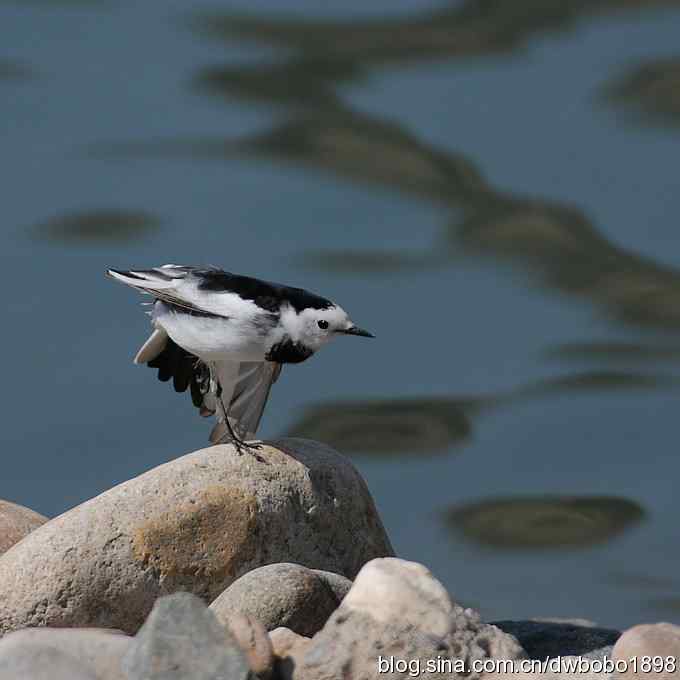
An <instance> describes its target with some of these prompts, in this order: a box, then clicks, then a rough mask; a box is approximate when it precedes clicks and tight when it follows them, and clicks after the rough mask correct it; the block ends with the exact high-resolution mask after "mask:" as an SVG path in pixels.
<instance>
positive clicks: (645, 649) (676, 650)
mask: <svg viewBox="0 0 680 680" xmlns="http://www.w3.org/2000/svg"><path fill="white" fill-rule="evenodd" d="M612 657H613V659H614V661H615V662H616V661H621V662H623V663H625V664H626V666H627V668H626V670H625V672H620V673H618V676H619V677H620V678H626V679H627V680H635V679H636V678H639V679H640V680H642V678H649V677H650V673H651V675H652V676H653V677H654V678H655V680H671V679H673V680H676V679H677V678H678V676H680V661H679V659H680V626H675V625H673V624H672V623H654V624H643V625H639V626H633V627H632V628H629V629H628V630H626V631H624V633H623V635H621V637H620V638H619V639H618V641H617V643H616V644H615V645H614V650H613V651H612ZM631 659H637V663H633V662H632V661H631ZM643 659H647V660H648V661H649V665H648V666H643V665H642V663H643ZM669 660H670V662H669ZM654 662H656V663H658V665H653V664H654Z"/></svg>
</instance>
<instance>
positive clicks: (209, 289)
mask: <svg viewBox="0 0 680 680" xmlns="http://www.w3.org/2000/svg"><path fill="white" fill-rule="evenodd" d="M107 273H108V275H109V276H110V277H111V278H113V279H116V280H117V281H120V282H122V283H124V284H126V285H128V286H131V287H132V288H135V289H136V290H139V291H141V292H142V293H147V294H149V295H152V296H153V297H154V298H156V299H157V300H161V301H163V302H166V303H168V304H170V305H175V306H176V307H181V308H183V309H186V310H188V311H190V312H193V313H196V314H202V315H208V316H219V317H223V318H227V319H228V318H231V317H236V318H243V317H248V316H256V315H259V314H262V312H263V305H262V304H256V302H255V300H256V299H257V300H258V302H261V301H264V303H265V306H264V308H266V309H267V311H268V312H272V311H278V303H277V302H276V301H275V300H274V296H273V293H272V290H273V289H272V290H270V287H269V286H268V285H267V284H264V283H261V284H260V285H259V288H258V289H257V291H255V292H253V291H252V290H250V288H249V287H248V286H245V287H244V286H242V285H241V286H240V285H237V284H238V282H241V281H242V280H246V281H256V280H255V279H248V278H247V277H239V276H236V275H233V274H229V273H228V272H224V271H222V270H221V269H218V268H217V267H186V266H183V265H177V264H164V265H163V266H162V267H156V268H154V269H135V270H125V271H123V270H118V269H109V270H108V272H107ZM260 288H261V289H262V290H260ZM241 289H244V290H243V291H242V290H241ZM267 292H269V293H270V294H269V295H266V294H265V293H267ZM260 298H261V300H260Z"/></svg>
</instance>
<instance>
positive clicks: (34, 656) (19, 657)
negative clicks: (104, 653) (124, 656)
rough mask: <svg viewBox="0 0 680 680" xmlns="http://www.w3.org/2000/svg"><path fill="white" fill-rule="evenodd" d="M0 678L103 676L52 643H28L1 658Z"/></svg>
mask: <svg viewBox="0 0 680 680" xmlns="http://www.w3.org/2000/svg"><path fill="white" fill-rule="evenodd" d="M0 680H102V679H101V678H98V677H97V676H96V675H95V674H94V673H93V671H92V669H89V668H87V666H85V665H84V664H83V663H81V662H80V661H78V659H76V658H75V657H73V656H71V655H70V654H67V653H66V652H62V651H60V650H58V649H54V648H53V647H42V646H41V645H37V644H26V645H22V646H20V647H15V648H13V649H12V650H10V651H9V652H8V653H7V654H5V655H3V656H2V658H0Z"/></svg>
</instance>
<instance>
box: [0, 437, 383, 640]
mask: <svg viewBox="0 0 680 680" xmlns="http://www.w3.org/2000/svg"><path fill="white" fill-rule="evenodd" d="M260 458H261V459H262V460H258V459H257V458H256V457H255V456H252V455H250V454H247V453H244V454H242V455H239V453H237V452H236V450H235V449H234V447H232V446H231V445H222V446H213V447H210V448H208V449H203V450H200V451H197V452H195V453H191V454H188V455H186V456H183V457H182V458H179V459H177V460H173V461H171V462H169V463H166V464H165V465H161V466H159V467H157V468H154V469H153V470H150V471H148V472H146V473H145V474H143V475H141V476H140V477H137V478H135V479H131V480H130V481H128V482H124V483H123V484H120V485H119V486H116V487H114V488H113V489H110V490H109V491H106V492H105V493H103V494H101V495H100V496H97V497H96V498H93V499H91V500H89V501H87V502H85V503H83V504H82V505H79V506H78V507H76V508H74V509H73V510H70V511H68V512H66V513H65V514H63V515H61V516H60V517H57V518H56V519H53V520H51V521H50V522H48V523H47V524H45V525H44V526H42V527H40V528H39V529H37V530H36V531H34V532H33V533H31V534H30V535H29V536H27V537H26V538H25V539H24V540H23V541H22V542H21V544H20V545H17V546H16V547H15V548H14V549H13V550H11V551H10V552H9V553H7V554H5V555H3V556H2V557H0V634H1V633H6V632H8V631H11V630H14V629H16V628H22V627H26V626H61V627H64V626H100V627H112V628H120V629H121V630H123V631H125V632H126V633H135V632H136V631H137V629H138V628H139V627H140V626H141V624H142V623H143V621H144V619H145V618H146V616H147V615H148V613H149V612H150V611H151V608H152V607H153V604H154V602H155V600H156V599H157V598H158V597H160V596H162V595H165V594H169V593H173V592H177V591H180V590H181V591H187V592H192V593H194V594H196V595H198V596H199V597H201V598H203V599H204V600H205V601H206V602H212V601H213V600H214V599H215V598H216V597H217V596H218V595H219V594H220V593H222V592H223V591H224V590H225V589H226V588H228V587H229V585H231V583H233V582H234V581H235V580H236V579H237V578H238V577H239V576H242V575H243V574H245V573H247V572H249V571H250V570H252V569H255V568H256V567H259V566H262V565H264V564H269V563H272V562H297V563H300V564H304V565H306V566H308V567H313V568H318V569H324V570H329V571H332V572H336V573H340V574H344V575H345V576H347V577H349V578H353V577H354V576H355V575H356V573H357V572H358V571H359V569H360V568H361V566H362V565H363V564H364V563H365V562H366V561H368V560H370V559H373V558H374V557H380V556H385V555H392V554H393V551H392V547H391V545H390V542H389V539H388V538H387V535H386V533H385V530H384V528H383V525H382V523H381V521H380V518H379V517H378V514H377V511H376V509H375V506H374V504H373V500H372V499H371V496H370V494H369V492H368V490H367V488H366V484H365V483H364V481H363V479H362V478H361V477H360V475H359V473H358V472H357V471H356V470H355V468H354V467H353V466H352V464H351V463H350V462H349V461H348V459H347V458H345V457H344V456H342V455H341V454H339V453H336V452H335V451H333V450H332V449H330V448H328V447H327V446H324V445H323V444H318V443H316V442H311V441H306V440H301V439H284V440H281V441H280V442H277V443H273V444H267V445H266V446H265V447H264V448H263V449H262V451H260Z"/></svg>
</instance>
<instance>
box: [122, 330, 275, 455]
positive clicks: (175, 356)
mask: <svg viewBox="0 0 680 680" xmlns="http://www.w3.org/2000/svg"><path fill="white" fill-rule="evenodd" d="M135 363H140V364H141V363H146V364H147V366H150V367H151V368H156V369H158V379H159V380H162V381H163V382H167V381H169V380H170V379H171V378H172V381H173V385H174V388H175V390H176V391H177V392H185V391H186V390H187V389H189V388H190V391H191V399H192V401H193V404H194V406H196V407H197V408H198V409H200V412H201V415H203V416H211V415H213V414H215V413H217V414H218V415H217V417H218V422H217V424H216V425H215V427H214V428H213V431H212V432H211V434H210V441H211V442H213V443H217V442H218V441H220V440H221V439H222V438H223V436H224V435H225V434H226V432H227V427H226V425H225V423H224V414H223V409H222V404H224V408H225V409H226V411H227V413H228V416H229V420H230V423H231V425H232V427H233V428H234V430H235V431H236V432H237V433H238V434H239V436H242V437H243V438H246V439H247V438H252V437H254V436H255V433H256V432H257V428H258V426H259V424H260V420H261V418H262V413H263V411H264V407H265V405H266V403H267V399H268V397H269V392H270V390H271V386H272V385H273V384H274V382H275V381H276V379H277V378H278V377H279V374H280V373H281V364H278V363H274V362H271V361H248V362H238V361H219V362H215V363H214V364H213V374H212V375H211V373H210V369H209V368H208V366H207V365H206V364H205V363H204V362H203V361H201V360H200V359H199V358H198V357H196V356H195V355H193V354H191V352H187V350H185V349H183V348H182V347H180V346H179V345H177V344H176V343H175V342H173V341H172V339H171V338H170V337H169V336H168V335H167V333H166V332H165V331H164V330H163V329H161V328H157V329H155V330H154V332H153V333H152V335H151V337H150V338H149V339H148V340H147V341H146V342H145V343H144V345H143V346H142V348H141V349H140V350H139V352H138V353H137V356H136V357H135ZM218 386H219V388H220V389H219V390H218V389H217V388H218ZM218 392H219V396H218Z"/></svg>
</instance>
